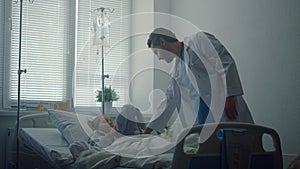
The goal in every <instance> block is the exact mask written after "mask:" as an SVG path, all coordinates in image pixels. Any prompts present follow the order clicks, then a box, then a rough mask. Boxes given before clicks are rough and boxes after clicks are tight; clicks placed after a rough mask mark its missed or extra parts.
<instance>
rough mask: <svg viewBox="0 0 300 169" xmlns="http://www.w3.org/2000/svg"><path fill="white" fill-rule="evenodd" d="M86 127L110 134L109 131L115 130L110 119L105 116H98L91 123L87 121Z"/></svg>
mask: <svg viewBox="0 0 300 169" xmlns="http://www.w3.org/2000/svg"><path fill="white" fill-rule="evenodd" d="M88 125H89V126H90V128H91V129H92V130H100V131H103V132H110V131H111V129H113V128H115V125H114V123H113V121H112V119H111V118H110V117H109V116H107V115H100V116H97V117H96V118H94V119H93V120H92V121H91V120H89V121H88Z"/></svg>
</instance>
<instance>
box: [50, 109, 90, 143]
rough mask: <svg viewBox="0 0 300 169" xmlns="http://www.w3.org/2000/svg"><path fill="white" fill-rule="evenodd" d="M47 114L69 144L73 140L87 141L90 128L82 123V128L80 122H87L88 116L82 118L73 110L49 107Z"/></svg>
mask: <svg viewBox="0 0 300 169" xmlns="http://www.w3.org/2000/svg"><path fill="white" fill-rule="evenodd" d="M48 114H49V116H50V119H51V120H52V122H53V124H54V125H55V126H56V127H57V128H58V130H59V131H60V132H61V133H62V135H63V137H64V138H65V139H66V140H67V142H68V143H69V144H72V143H74V142H75V141H88V138H89V134H90V133H91V131H89V130H91V129H89V127H86V126H84V125H83V126H84V129H83V127H82V125H81V124H85V123H87V120H88V119H89V118H82V115H80V116H78V117H77V115H76V114H75V113H74V112H67V111H63V110H54V109H49V110H48ZM79 117H80V118H79ZM78 119H79V120H78ZM85 120H86V121H85ZM84 121H85V122H84Z"/></svg>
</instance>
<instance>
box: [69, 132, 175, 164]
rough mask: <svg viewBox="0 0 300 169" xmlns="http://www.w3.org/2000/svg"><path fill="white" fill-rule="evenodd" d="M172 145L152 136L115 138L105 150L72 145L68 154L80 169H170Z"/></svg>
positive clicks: (85, 145)
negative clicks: (130, 168)
mask: <svg viewBox="0 0 300 169" xmlns="http://www.w3.org/2000/svg"><path fill="white" fill-rule="evenodd" d="M173 147H174V145H173V143H171V142H169V141H168V140H165V139H163V138H160V137H157V136H153V135H134V136H123V137H120V138H117V139H116V140H115V141H114V142H113V143H112V144H111V145H109V146H108V147H106V148H101V147H99V146H91V145H87V143H85V142H75V143H74V144H72V145H71V146H70V151H71V152H72V154H73V156H74V157H75V158H76V157H77V159H76V162H75V163H76V166H77V168H80V169H87V168H89V169H93V168H95V169H96V168H97V169H100V168H106V169H108V168H113V167H117V166H122V167H136V168H145V169H147V168H149V169H150V168H170V167H171V164H172V157H173V150H174V149H173Z"/></svg>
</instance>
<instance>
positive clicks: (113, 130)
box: [88, 104, 145, 147]
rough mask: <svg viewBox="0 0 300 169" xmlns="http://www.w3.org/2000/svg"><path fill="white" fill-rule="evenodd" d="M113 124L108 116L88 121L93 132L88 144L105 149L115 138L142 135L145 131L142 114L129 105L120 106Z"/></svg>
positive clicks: (100, 116)
mask: <svg viewBox="0 0 300 169" xmlns="http://www.w3.org/2000/svg"><path fill="white" fill-rule="evenodd" d="M115 123H116V124H114V123H113V120H112V119H111V118H110V117H109V116H108V115H99V116H97V117H96V118H94V119H93V120H92V121H88V125H89V127H90V128H91V129H92V130H93V131H94V132H93V134H92V135H91V136H90V139H89V144H92V145H98V146H100V147H106V146H108V145H110V144H111V143H112V142H113V141H114V139H115V138H117V137H120V136H122V135H137V134H142V133H143V130H144V129H145V123H144V118H143V115H142V113H141V112H140V110H139V109H138V108H136V107H134V106H133V105H131V104H125V105H123V106H122V108H121V110H120V112H119V114H118V116H117V117H116V121H115Z"/></svg>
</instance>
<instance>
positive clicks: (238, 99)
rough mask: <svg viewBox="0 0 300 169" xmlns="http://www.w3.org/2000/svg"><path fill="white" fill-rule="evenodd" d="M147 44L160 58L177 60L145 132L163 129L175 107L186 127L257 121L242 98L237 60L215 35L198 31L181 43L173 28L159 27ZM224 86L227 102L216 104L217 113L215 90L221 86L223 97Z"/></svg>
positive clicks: (171, 60) (170, 60) (168, 60)
mask: <svg viewBox="0 0 300 169" xmlns="http://www.w3.org/2000/svg"><path fill="white" fill-rule="evenodd" d="M147 45H148V47H149V48H151V50H152V51H153V53H154V54H155V55H156V56H157V57H158V59H159V60H164V61H165V62H167V63H171V62H172V63H173V61H174V59H175V62H174V65H173V69H172V71H171V73H170V75H171V78H170V82H169V86H168V88H167V91H166V99H165V100H164V101H162V103H161V104H160V106H159V108H158V110H157V112H155V114H154V115H153V117H152V119H151V120H150V122H149V124H148V126H147V128H146V129H145V131H144V133H145V134H149V133H151V132H152V131H153V130H156V131H158V132H161V131H162V130H163V129H164V127H165V126H166V124H167V123H168V121H169V120H170V118H171V116H172V114H173V113H174V110H175V108H177V110H178V112H179V117H180V120H181V123H182V125H183V127H192V126H194V125H199V124H204V123H209V122H217V121H232V122H233V121H236V122H247V123H254V121H253V118H252V116H251V113H250V111H249V109H248V106H247V104H246V102H245V101H244V99H243V97H242V95H243V89H242V86H241V82H240V78H239V75H238V72H237V68H236V65H235V62H234V60H233V58H232V57H231V55H230V53H229V52H228V51H227V50H226V48H225V47H224V46H223V45H222V44H221V42H220V41H219V40H218V39H216V37H215V36H213V35H211V34H209V33H206V32H198V33H196V34H194V35H192V36H190V37H186V38H184V40H183V41H182V42H180V41H178V40H177V38H176V36H175V34H174V33H173V32H171V31H170V30H168V29H165V28H156V29H154V30H153V32H152V33H151V34H150V35H149V39H148V42H147ZM218 62H219V63H220V64H219V66H218ZM220 65H221V66H220ZM216 74H217V76H218V77H217V76H216ZM215 78H219V79H222V78H223V79H224V83H219V84H214V83H215V82H216V81H218V80H214V79H215ZM224 84H225V85H224ZM216 86H217V87H216ZM224 86H225V87H224ZM222 87H223V88H225V90H223V91H225V92H224V102H225V103H224V102H223V103H222V102H220V103H218V104H219V105H217V107H218V106H219V107H220V106H221V108H222V111H219V112H221V114H219V116H218V112H217V111H215V110H214V111H212V110H213V108H212V107H211V106H215V104H214V105H212V104H213V101H212V100H213V97H212V92H213V90H215V91H216V88H219V89H221V90H217V91H220V92H219V93H220V96H219V97H220V98H221V97H222ZM214 94H215V93H214ZM217 97H218V96H217ZM215 107H216V106H215ZM223 108H224V110H223Z"/></svg>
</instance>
